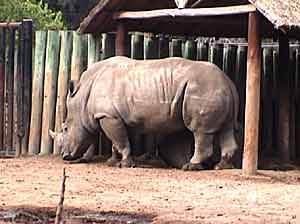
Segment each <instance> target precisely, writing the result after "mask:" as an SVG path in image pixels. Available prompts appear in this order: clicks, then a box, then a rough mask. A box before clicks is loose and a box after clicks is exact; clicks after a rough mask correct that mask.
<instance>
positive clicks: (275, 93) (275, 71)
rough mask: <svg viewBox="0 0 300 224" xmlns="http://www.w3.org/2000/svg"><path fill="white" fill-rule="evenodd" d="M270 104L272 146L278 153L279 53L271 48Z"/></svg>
mask: <svg viewBox="0 0 300 224" xmlns="http://www.w3.org/2000/svg"><path fill="white" fill-rule="evenodd" d="M272 89H273V92H272V104H273V111H274V119H273V125H274V129H273V132H272V133H273V147H274V149H275V150H276V154H278V140H277V136H278V133H277V132H278V127H279V107H280V105H279V53H278V49H274V50H273V76H272Z"/></svg>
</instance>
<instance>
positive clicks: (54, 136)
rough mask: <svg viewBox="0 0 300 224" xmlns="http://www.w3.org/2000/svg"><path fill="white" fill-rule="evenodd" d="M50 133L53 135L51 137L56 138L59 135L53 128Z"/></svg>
mask: <svg viewBox="0 0 300 224" xmlns="http://www.w3.org/2000/svg"><path fill="white" fill-rule="evenodd" d="M49 135H50V136H51V138H53V139H55V138H56V136H57V133H56V132H54V131H52V130H49Z"/></svg>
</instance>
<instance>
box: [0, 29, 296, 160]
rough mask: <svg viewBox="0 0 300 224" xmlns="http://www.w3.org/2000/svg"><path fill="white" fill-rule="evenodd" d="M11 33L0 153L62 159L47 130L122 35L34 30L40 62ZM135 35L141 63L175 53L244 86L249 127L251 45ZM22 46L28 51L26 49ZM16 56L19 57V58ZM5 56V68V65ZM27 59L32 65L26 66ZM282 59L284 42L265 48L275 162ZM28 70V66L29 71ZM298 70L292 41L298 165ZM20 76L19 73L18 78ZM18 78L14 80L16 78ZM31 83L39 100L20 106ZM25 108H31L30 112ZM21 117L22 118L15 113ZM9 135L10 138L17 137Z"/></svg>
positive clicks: (148, 145) (55, 126)
mask: <svg viewBox="0 0 300 224" xmlns="http://www.w3.org/2000/svg"><path fill="white" fill-rule="evenodd" d="M6 29H7V28H5V29H3V28H2V30H1V31H0V34H1V35H0V36H1V37H2V39H1V43H2V44H1V47H2V48H1V49H4V48H5V47H4V48H3V46H5V41H4V40H6V39H7V38H8V36H9V37H10V38H9V45H8V47H6V49H7V50H6V52H7V53H6V55H4V54H3V52H4V51H3V50H0V52H2V53H1V57H0V68H2V69H3V67H5V68H6V73H5V74H6V75H5V77H6V79H5V82H4V80H2V83H5V94H4V96H5V97H4V99H5V102H6V106H5V108H3V109H4V111H6V113H4V115H5V116H4V117H5V119H4V120H5V122H4V123H2V128H1V130H4V132H3V139H4V141H3V143H2V145H1V144H0V152H2V153H6V154H17V155H18V154H56V155H57V154H59V149H58V148H57V147H56V146H55V144H53V141H52V139H51V138H50V136H49V134H48V130H49V129H51V130H56V131H60V130H61V123H62V122H63V121H64V119H65V117H66V105H65V100H66V96H67V89H68V88H67V87H68V81H69V80H70V79H79V78H80V76H81V74H82V72H83V71H84V70H85V69H86V68H87V67H88V66H90V65H91V64H92V63H94V62H96V61H98V60H104V59H106V58H109V57H111V56H114V54H115V35H114V34H113V33H107V34H101V35H99V36H93V35H90V34H89V35H78V34H77V33H76V32H74V31H36V32H35V33H33V37H34V39H33V40H34V41H32V43H34V44H33V48H32V49H33V51H34V57H31V56H30V55H29V53H28V54H27V55H26V56H25V53H24V52H23V53H22V50H20V51H18V49H19V48H16V47H14V43H15V42H17V43H19V42H21V43H23V42H22V41H20V40H19V39H18V36H21V37H22V32H20V31H18V32H17V35H16V32H14V31H13V29H12V30H9V32H6ZM18 33H20V34H18ZM13 36H14V37H13ZM5 37H6V38H5ZM128 38H129V39H130V41H129V45H130V46H129V48H128V49H129V52H128V56H130V57H131V58H135V59H141V60H142V59H154V58H165V57H169V56H176V57H184V58H188V59H191V60H205V61H210V62H213V63H215V64H216V65H218V66H219V67H220V68H221V69H223V70H224V71H225V73H226V74H227V75H228V76H229V77H230V78H231V80H232V81H233V82H234V83H235V85H236V87H237V90H238V93H239V97H240V109H239V122H240V123H241V125H243V123H244V110H245V89H246V87H245V86H246V67H247V65H246V58H247V45H246V44H243V43H220V42H218V41H214V42H210V43H209V42H207V41H205V40H203V39H202V38H195V37H180V38H179V37H169V36H163V35H153V34H148V33H145V34H144V33H131V34H130V35H129V36H128ZM20 39H22V38H20ZM23 39H26V38H23ZM17 40H19V42H18V41H17ZM24 42H25V41H24ZM3 43H4V45H3ZM29 43H30V42H29V40H28V44H29ZM19 45H20V46H21V44H19ZM24 45H25V43H24ZM20 49H22V47H21V48H20ZM20 52H21V53H20ZM13 54H14V55H15V56H12V55H13ZM16 55H21V56H16ZM22 58H23V59H22ZM31 58H32V61H31ZM4 59H5V61H6V63H3V62H4ZM20 60H21V62H20ZM25 60H27V61H26V63H25ZM278 60H279V59H278V44H277V43H269V44H264V45H263V63H262V66H263V75H262V89H261V91H262V94H261V102H262V109H261V119H260V150H259V151H260V154H264V155H266V156H270V157H274V156H275V155H279V156H280V153H281V152H280V149H279V148H277V145H278V144H277V136H278V132H279V131H280V130H278V116H279V115H278V108H279V107H280V105H279V101H278V93H279V91H280V89H279V85H280V79H279V74H278ZM1 62H2V64H1ZM32 64H34V72H33V77H31V67H30V65H32ZM1 65H2V67H1ZM13 65H15V66H13ZM26 66H27V67H28V68H25V67H26ZM299 66H300V45H299V44H293V45H291V46H290V62H289V65H287V69H288V73H289V77H290V84H291V85H290V87H291V88H290V89H289V93H288V94H289V95H290V105H291V108H290V114H291V122H290V123H289V124H288V125H289V127H290V132H291V135H290V136H291V139H289V141H290V144H289V145H290V147H289V155H287V156H288V157H289V158H290V159H291V160H297V159H299V157H300V151H299V150H297V149H298V148H299V146H300V138H297V136H299V135H300V101H299V88H300V87H299V84H300V83H299V82H300V80H299V68H300V67H299ZM23 67H24V68H23ZM21 68H22V69H23V70H22V69H21ZM18 69H21V70H22V71H25V70H26V71H27V72H28V73H26V72H25V73H24V72H21V73H22V74H23V73H24V75H22V76H20V77H22V79H21V80H24V81H23V82H22V81H20V80H19V78H17V77H18V76H17V74H21V73H20V72H17V71H18ZM0 71H1V69H0ZM0 74H1V72H0ZM2 74H3V73H2ZM14 74H15V76H13V75H14ZM1 77H3V76H0V78H1ZM11 77H15V78H14V79H13V80H11V79H10V78H11ZM23 77H24V78H23ZM0 81H1V80H0ZM20 82H21V84H22V85H21V84H20ZM12 83H13V84H12ZM31 83H32V94H31V95H30V96H31V97H32V103H31V100H30V99H28V98H27V100H25V99H26V96H27V95H26V94H25V93H24V94H23V95H22V94H21V95H22V97H23V98H22V100H23V101H22V100H21V101H18V98H17V96H21V95H20V94H19V95H18V94H17V93H18V90H21V89H22V88H23V84H24V86H26V88H25V87H24V88H23V90H21V92H25V91H26V92H27V94H28V93H29V90H31ZM21 87H22V88H21ZM11 92H13V93H14V92H16V94H15V95H13V96H15V97H11ZM19 102H20V103H19ZM2 105H3V104H2ZM20 108H21V109H20ZM25 108H27V109H25ZM0 109H1V108H0ZM20 111H24V113H21V114H20ZM25 111H30V113H29V115H28V114H26V113H25ZM18 113H19V114H18ZM15 114H16V116H13V115H15ZM14 117H15V119H14ZM29 118H30V119H29ZM26 119H27V120H26ZM0 120H1V117H0ZM20 121H22V122H20ZM26 122H27V123H26ZM22 132H24V135H23V136H22V144H21V145H20V143H19V141H18V139H20V136H21V135H20V133H22ZM8 133H11V135H9V134H8ZM0 134H1V133H0ZM10 136H12V137H10ZM241 136H243V134H241ZM10 139H12V140H10ZM99 139H100V141H99V152H98V153H100V154H109V152H110V143H109V141H108V140H107V139H106V138H105V136H103V135H101V136H100V138H99ZM0 140H1V137H0ZM131 142H132V144H133V151H134V153H136V154H141V153H143V152H153V151H155V148H156V146H155V140H154V136H131ZM0 143H1V141H0Z"/></svg>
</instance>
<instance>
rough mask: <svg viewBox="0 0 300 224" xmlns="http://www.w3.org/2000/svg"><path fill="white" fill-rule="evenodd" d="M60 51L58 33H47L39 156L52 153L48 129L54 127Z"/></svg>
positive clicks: (51, 142)
mask: <svg viewBox="0 0 300 224" xmlns="http://www.w3.org/2000/svg"><path fill="white" fill-rule="evenodd" d="M59 50H60V36H59V32H58V31H48V40H47V53H46V68H45V84H44V104H43V129H42V141H41V152H40V154H41V155H48V154H51V153H52V152H53V141H52V139H51V137H50V136H49V129H50V130H53V129H54V126H55V109H56V106H55V105H56V97H57V92H56V91H57V79H58V69H59V66H58V62H59V53H60V52H59Z"/></svg>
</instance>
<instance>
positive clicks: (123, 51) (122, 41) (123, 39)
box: [116, 23, 129, 56]
mask: <svg viewBox="0 0 300 224" xmlns="http://www.w3.org/2000/svg"><path fill="white" fill-rule="evenodd" d="M128 43H129V39H128V31H127V28H126V27H125V24H124V23H119V24H118V25H117V32H116V56H129V50H128Z"/></svg>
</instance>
